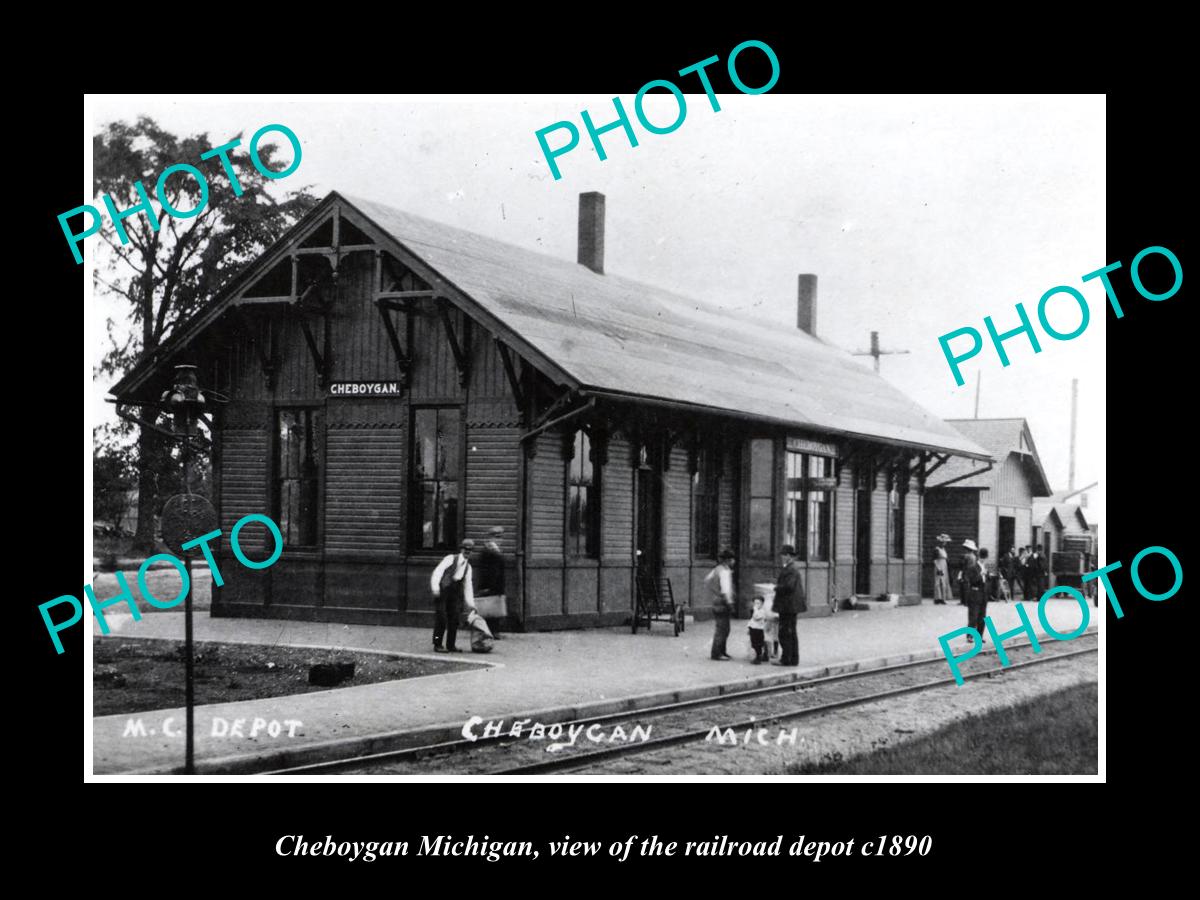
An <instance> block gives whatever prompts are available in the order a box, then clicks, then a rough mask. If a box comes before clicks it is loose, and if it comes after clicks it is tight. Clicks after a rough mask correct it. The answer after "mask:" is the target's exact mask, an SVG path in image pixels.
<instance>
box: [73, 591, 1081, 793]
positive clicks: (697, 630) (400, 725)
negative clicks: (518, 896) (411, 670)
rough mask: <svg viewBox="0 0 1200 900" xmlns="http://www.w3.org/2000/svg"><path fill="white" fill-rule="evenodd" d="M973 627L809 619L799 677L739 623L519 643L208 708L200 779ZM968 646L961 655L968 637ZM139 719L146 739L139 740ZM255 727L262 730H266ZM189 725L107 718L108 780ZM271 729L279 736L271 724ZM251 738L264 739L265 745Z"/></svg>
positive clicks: (647, 698)
mask: <svg viewBox="0 0 1200 900" xmlns="http://www.w3.org/2000/svg"><path fill="white" fill-rule="evenodd" d="M1025 609H1026V612H1027V614H1028V615H1029V618H1030V620H1031V621H1032V622H1033V623H1034V625H1035V627H1038V631H1039V633H1040V632H1041V630H1042V629H1041V628H1040V627H1039V626H1038V618H1037V610H1036V604H1025ZM1047 609H1048V616H1049V619H1050V622H1051V624H1052V625H1053V626H1054V627H1055V628H1057V629H1058V630H1059V631H1062V632H1070V631H1072V630H1073V629H1074V628H1075V627H1077V625H1078V623H1079V606H1078V604H1077V603H1075V601H1073V600H1069V599H1064V600H1055V601H1051V602H1050V603H1048V604H1047ZM1090 612H1091V613H1092V616H1091V627H1093V628H1094V627H1096V624H1097V622H1098V620H1099V618H1100V617H1099V616H1098V615H1096V613H1097V612H1098V611H1097V610H1096V609H1095V608H1094V607H1090ZM1099 612H1103V610H1100V611H1099ZM988 613H989V615H991V616H992V618H993V621H994V622H995V623H996V625H997V627H998V628H1001V629H1003V630H1008V629H1010V628H1015V627H1017V626H1018V625H1019V624H1020V621H1019V619H1018V618H1017V613H1016V609H1015V606H1014V605H1013V604H1006V603H996V604H990V605H989V607H988ZM109 623H110V627H111V628H112V633H113V634H114V635H120V636H122V637H128V638H175V639H182V637H183V615H182V614H181V613H157V614H155V615H153V616H147V617H145V618H143V619H142V620H141V621H139V622H134V621H132V619H130V618H129V617H128V616H121V617H119V618H118V617H117V616H115V615H112V616H109ZM964 624H966V607H963V606H960V605H958V604H953V605H946V606H934V605H932V604H931V603H924V604H922V605H920V606H910V607H894V608H875V609H872V610H870V611H866V612H847V611H842V612H839V613H837V614H836V615H834V616H831V617H828V618H821V619H802V620H800V623H799V633H800V661H801V666H800V668H799V669H783V668H779V667H775V666H755V665H750V664H749V659H750V658H751V657H752V653H751V651H750V643H749V638H748V636H747V634H746V625H745V622H744V621H742V622H739V621H737V620H735V622H734V628H733V634H732V636H731V639H730V643H729V651H730V653H731V654H732V655H733V656H734V660H733V661H730V662H713V661H712V660H710V659H709V644H710V641H711V639H712V623H710V622H702V623H689V625H688V629H687V631H686V632H685V633H684V634H682V635H680V636H679V637H678V638H676V637H673V636H672V635H671V633H670V631H668V630H667V629H666V626H659V625H655V627H654V630H653V631H651V632H650V633H649V634H647V633H645V632H644V631H640V632H639V633H638V634H637V635H631V634H630V633H629V629H628V628H620V629H593V630H581V631H561V632H540V633H531V634H508V635H506V636H505V637H504V639H503V640H500V641H498V642H497V643H496V647H495V651H494V652H493V653H491V654H489V655H488V656H479V655H475V654H472V653H469V652H467V653H463V654H459V655H457V656H456V657H455V659H456V660H462V661H463V662H478V663H479V666H478V668H477V669H475V670H472V671H467V672H457V673H451V674H446V675H431V676H426V677H423V678H413V679H405V680H402V681H391V682H385V683H380V684H369V685H362V686H359V687H349V688H339V689H335V690H328V691H319V692H314V693H309V694H297V695H293V696H289V697H272V698H268V699H263V700H250V701H243V702H239V703H228V704H214V705H209V706H200V707H197V709H196V759H197V768H198V770H199V771H201V772H203V771H205V770H208V771H249V770H259V771H261V770H263V769H265V768H271V767H272V766H274V765H277V766H282V765H287V764H295V763H298V762H304V761H319V760H322V759H326V758H329V757H330V755H331V754H332V753H333V752H334V751H335V750H336V749H338V748H336V747H334V744H333V742H340V745H341V747H342V748H344V746H345V745H346V744H353V745H354V747H355V749H356V750H357V751H358V752H378V751H381V750H385V749H393V748H395V747H397V746H404V745H406V743H407V744H408V745H411V744H412V743H426V742H427V741H429V740H430V739H434V740H438V739H446V740H448V739H452V738H453V737H457V736H458V734H459V733H460V732H461V730H462V727H463V724H464V723H465V722H466V720H467V719H468V718H470V717H471V716H480V717H482V718H483V719H502V718H505V717H507V718H508V719H509V721H510V722H511V721H512V718H513V716H514V715H515V714H522V717H530V716H532V717H533V718H534V719H535V720H537V721H541V722H543V723H546V724H550V723H552V722H554V721H563V720H566V719H569V718H575V717H577V716H580V717H583V716H587V715H599V714H602V713H605V712H613V711H616V710H618V709H629V708H639V707H644V706H648V705H652V704H653V703H654V702H659V703H661V702H666V701H668V700H670V699H671V698H672V697H673V696H700V695H703V694H704V693H708V694H713V693H719V692H721V691H722V690H723V689H728V690H740V689H744V688H745V687H749V686H752V685H755V684H761V683H767V682H771V681H779V680H790V679H793V678H796V677H813V676H819V675H821V674H823V673H825V670H827V669H828V668H830V667H836V666H841V665H844V664H850V663H855V662H861V663H867V662H868V661H869V662H871V663H872V664H877V663H880V662H881V661H882V660H883V659H885V658H886V659H890V660H891V661H900V660H902V659H906V658H909V657H911V656H912V655H914V654H916V655H922V656H939V655H940V649H939V647H938V643H937V637H938V635H941V634H943V633H945V632H947V631H951V630H953V629H955V628H958V627H961V626H962V625H964ZM195 636H196V639H197V640H207V641H212V640H216V641H234V642H242V643H263V644H289V645H307V646H317V647H335V648H347V649H356V650H376V651H380V652H387V653H407V654H414V655H427V654H428V655H432V654H429V650H430V648H431V644H430V637H429V633H428V631H427V630H426V629H423V628H421V629H417V628H399V627H391V626H369V625H339V624H329V623H318V622H285V621H277V620H267V619H213V618H211V617H209V616H208V615H205V614H201V615H198V616H196V618H195ZM957 643H959V644H961V639H958V642H957ZM437 658H438V659H446V658H447V657H446V656H444V655H441V656H438V657H437ZM631 698H639V699H631ZM172 718H173V721H172V722H167V720H168V719H172ZM138 719H140V720H141V721H142V725H143V727H144V728H145V731H146V733H145V734H138V733H136V728H137V725H136V722H137V720H138ZM237 719H244V720H245V721H244V723H243V725H242V726H241V731H242V735H241V736H235V735H230V734H225V735H220V734H218V735H217V736H214V728H215V730H216V731H217V732H221V731H222V730H223V725H225V724H229V725H231V724H232V723H233V722H235V721H236V720H237ZM220 720H224V723H222V722H221V721H220ZM255 720H261V722H262V724H261V725H260V726H259V727H258V728H257V729H256V728H254V725H255V724H256V723H255ZM183 721H184V716H183V711H182V710H180V709H175V710H160V711H156V712H151V713H141V714H136V715H132V716H130V715H117V716H101V717H98V718H95V719H94V720H93V722H94V737H93V759H94V766H95V772H96V774H104V773H113V772H134V771H138V772H166V771H170V770H171V769H172V768H174V767H176V766H178V765H180V764H181V762H182V758H183V737H182V735H181V732H182V728H183ZM131 722H132V723H134V724H133V725H130V723H131ZM272 722H277V723H278V725H277V726H272V725H271V724H270V723H272ZM286 722H292V723H295V722H299V723H302V724H299V725H288V724H285V723H286ZM164 723H165V724H164ZM526 727H527V728H528V726H526ZM230 730H232V729H230ZM252 730H253V731H255V732H256V734H255V735H254V736H253V737H251V736H250V732H251V731H252ZM272 730H274V731H275V732H276V733H275V734H274V735H272V734H271V731H272ZM479 730H480V731H481V730H482V728H480V729H479ZM164 731H166V732H168V734H164ZM151 732H153V733H151ZM399 732H409V734H406V735H400V734H398V733H399ZM416 732H419V734H417V733H416ZM418 738H420V740H417V739H418ZM406 739H407V740H406ZM268 763H269V764H268Z"/></svg>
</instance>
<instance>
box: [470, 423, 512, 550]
mask: <svg viewBox="0 0 1200 900" xmlns="http://www.w3.org/2000/svg"><path fill="white" fill-rule="evenodd" d="M521 452H522V450H521V431H520V428H519V427H518V426H517V425H516V424H515V423H502V422H494V421H489V420H486V419H484V420H472V421H468V422H467V495H466V518H467V531H466V536H467V537H469V538H474V539H475V540H476V541H483V540H486V539H487V537H488V533H487V532H488V529H489V528H491V527H493V526H496V525H499V526H501V527H503V528H504V533H505V538H507V540H502V541H501V544H502V545H504V547H505V549H509V550H515V549H516V545H515V535H516V528H517V509H518V507H519V506H520V503H521V496H520V485H519V484H518V478H519V468H520V454H521Z"/></svg>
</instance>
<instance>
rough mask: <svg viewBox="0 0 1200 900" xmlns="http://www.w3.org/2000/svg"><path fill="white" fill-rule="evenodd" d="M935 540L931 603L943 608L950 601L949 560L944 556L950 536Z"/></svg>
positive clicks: (942, 535)
mask: <svg viewBox="0 0 1200 900" xmlns="http://www.w3.org/2000/svg"><path fill="white" fill-rule="evenodd" d="M935 540H936V541H937V546H936V547H934V548H933V602H934V603H936V604H937V605H938V606H945V604H946V601H947V600H949V599H950V562H949V559H950V558H949V556H948V555H947V554H946V544H948V543H949V542H950V535H948V534H944V533H943V534H939V535H938V536H937V538H935Z"/></svg>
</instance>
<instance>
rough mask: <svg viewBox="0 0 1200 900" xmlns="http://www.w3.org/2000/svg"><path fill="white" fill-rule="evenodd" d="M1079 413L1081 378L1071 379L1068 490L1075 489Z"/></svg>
mask: <svg viewBox="0 0 1200 900" xmlns="http://www.w3.org/2000/svg"><path fill="white" fill-rule="evenodd" d="M1078 413H1079V379H1078V378H1072V379H1071V468H1070V470H1069V472H1070V474H1068V475H1067V490H1069V491H1073V490H1075V421H1076V418H1077V416H1078Z"/></svg>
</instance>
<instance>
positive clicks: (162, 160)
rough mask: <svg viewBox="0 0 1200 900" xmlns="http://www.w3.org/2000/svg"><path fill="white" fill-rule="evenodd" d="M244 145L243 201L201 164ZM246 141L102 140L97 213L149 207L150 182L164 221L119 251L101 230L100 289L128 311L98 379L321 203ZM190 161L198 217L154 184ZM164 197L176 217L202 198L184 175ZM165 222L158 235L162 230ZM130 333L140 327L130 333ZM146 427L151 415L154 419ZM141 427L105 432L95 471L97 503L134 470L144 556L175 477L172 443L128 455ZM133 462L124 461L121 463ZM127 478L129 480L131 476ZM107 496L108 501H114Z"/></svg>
mask: <svg viewBox="0 0 1200 900" xmlns="http://www.w3.org/2000/svg"><path fill="white" fill-rule="evenodd" d="M231 140H237V141H238V142H239V145H238V147H236V148H234V150H233V151H232V152H231V153H230V154H229V158H230V161H231V163H232V166H233V169H234V171H235V173H236V175H237V180H238V182H239V184H240V188H241V193H240V195H239V194H238V193H236V192H235V189H234V184H233V182H232V181H231V180H230V177H229V176H228V175H227V173H226V172H225V169H224V166H223V165H222V162H221V160H220V159H219V158H218V157H213V158H212V159H209V160H203V161H202V160H201V159H200V156H201V154H203V153H205V152H206V151H208V150H210V149H212V148H214V147H218V146H221V145H223V144H227V143H229V141H231ZM241 142H242V135H241V134H238V135H235V136H234V137H232V138H229V139H227V140H223V141H218V140H213V139H211V138H210V137H209V136H208V134H206V133H200V134H194V135H190V136H186V137H178V136H176V135H174V134H172V133H170V132H169V131H167V130H165V129H163V128H162V127H160V126H159V125H158V123H156V122H155V121H154V120H153V119H151V118H148V117H146V116H142V117H139V118H138V119H137V120H136V121H135V122H133V123H132V124H130V123H127V122H113V123H110V124H109V125H107V126H105V128H104V129H103V130H102V131H101V132H100V133H99V134H97V135H96V136H95V138H94V139H93V145H92V163H93V172H94V178H95V189H96V196H97V200H98V202H97V206H100V205H101V202H102V201H101V200H100V198H101V195H104V194H107V195H109V196H110V197H111V198H112V202H113V204H114V206H115V207H116V209H117V210H118V211H121V210H127V209H130V208H132V207H134V206H136V205H137V204H138V203H139V202H141V197H140V195H139V193H138V191H137V188H136V183H137V182H139V181H140V182H141V183H142V185H143V187H144V188H145V190H146V193H147V194H148V195H149V196H150V197H151V199H152V202H153V205H154V210H155V211H156V212H157V218H156V219H151V217H150V216H148V215H145V214H143V213H140V212H139V213H137V214H134V215H131V216H129V217H128V218H125V219H124V220H123V221H122V224H123V225H124V228H125V232H126V235H127V238H128V242H127V243H122V242H121V240H120V237H119V235H118V234H117V232H116V229H115V228H114V227H113V225H112V224H111V223H106V224H105V226H104V227H102V228H101V230H100V232H99V237H100V239H101V241H102V245H101V246H100V247H99V248H98V250H97V253H96V270H95V275H94V277H95V281H96V287H97V290H98V291H99V292H106V293H109V294H111V295H114V296H117V297H120V298H121V299H122V300H123V301H124V302H125V307H126V309H128V313H129V315H128V319H127V323H128V325H127V324H126V323H125V322H121V321H114V320H113V319H109V321H108V336H109V341H110V346H109V347H108V348H107V349H106V352H105V353H104V356H103V358H102V360H101V362H100V366H99V369H98V371H97V375H112V376H117V377H120V376H122V375H124V374H125V373H126V372H128V371H129V370H130V369H131V368H132V367H133V366H134V365H136V364H137V362H138V360H140V359H141V358H142V357H143V356H144V355H146V354H148V353H151V352H153V351H154V350H156V349H157V348H158V347H159V346H160V345H161V344H162V343H163V342H164V341H165V340H166V339H167V338H169V337H170V336H171V334H172V333H173V331H174V329H176V328H177V327H179V325H180V324H181V323H183V322H185V321H187V319H188V318H189V317H190V316H192V315H193V314H194V313H195V312H197V311H198V310H199V309H201V308H202V307H203V306H204V305H205V304H206V303H207V302H208V301H209V300H210V299H211V298H212V297H213V296H214V295H216V293H217V292H218V291H220V290H221V288H222V287H224V286H225V285H226V284H227V283H228V282H229V280H230V279H231V278H232V277H233V276H234V275H236V274H237V272H238V271H239V270H240V269H241V268H242V267H243V266H245V265H246V264H247V263H248V262H250V261H251V260H253V259H254V258H255V257H257V256H258V255H260V254H261V253H262V252H263V251H264V250H265V249H266V248H267V247H269V246H270V245H271V244H273V243H274V242H275V241H276V240H278V239H279V238H280V237H281V236H282V235H283V234H284V232H286V231H287V229H288V228H290V227H291V226H292V225H293V224H294V223H295V221H296V220H297V219H298V218H299V217H300V216H302V215H303V214H304V213H305V212H307V211H308V210H309V209H311V208H312V207H313V206H315V205H316V203H317V198H316V197H314V196H313V195H312V194H311V193H309V191H308V190H307V188H303V187H302V188H299V189H297V190H293V191H290V192H289V191H284V190H283V189H282V188H281V187H280V186H278V184H277V183H276V182H275V181H273V180H272V179H269V178H267V177H266V176H264V175H263V174H262V173H261V172H259V171H258V169H257V168H256V167H255V166H254V165H253V163H252V162H251V160H250V157H249V152H248V148H246V147H245V145H244V144H242V143H241ZM278 150H279V148H278V146H277V145H275V144H266V143H263V144H259V146H258V157H259V159H260V160H261V162H262V164H263V165H264V166H265V167H266V168H268V169H270V170H272V171H281V170H282V169H284V168H286V165H287V162H286V160H283V161H281V160H280V159H279V154H278ZM178 163H187V164H188V165H192V166H195V167H196V168H197V169H199V170H200V171H201V172H203V173H204V175H205V178H206V181H207V187H208V201H207V204H206V205H205V206H204V208H203V210H202V212H201V213H200V214H198V215H196V216H194V217H189V218H178V217H175V216H172V215H170V214H168V213H167V212H166V210H165V209H162V208H161V207H160V206H159V205H158V204H157V199H156V197H155V185H157V183H158V179H159V176H160V175H161V174H162V172H163V171H164V170H165V169H167V168H168V167H170V166H173V165H176V164H178ZM164 194H165V196H166V198H167V200H168V202H169V203H170V205H171V207H172V208H173V209H176V210H181V211H185V212H186V211H188V210H191V209H194V208H195V207H196V206H197V205H198V204H199V203H200V199H201V188H200V185H199V183H198V182H197V180H196V179H195V178H194V177H193V176H192V175H191V174H189V173H187V172H186V171H180V172H175V173H173V174H172V175H171V176H170V177H169V178H168V179H167V181H166V183H165V185H164ZM156 225H157V227H155V226H156ZM128 326H132V327H128ZM144 417H146V418H152V417H153V414H152V413H150V411H148V410H147V411H146V413H145V416H144ZM133 430H134V428H133V427H131V426H130V425H129V424H128V423H124V422H123V423H121V424H120V425H118V426H108V427H105V428H104V429H102V433H101V434H100V435H98V446H101V445H103V446H104V447H106V448H107V449H106V454H105V455H104V456H98V457H97V459H98V461H99V460H101V459H105V460H108V461H105V462H103V463H102V464H99V465H98V466H97V468H96V470H95V477H96V485H97V496H100V495H101V494H104V496H106V497H107V496H109V495H111V494H112V492H113V490H117V489H119V481H118V482H117V483H114V485H113V490H107V489H106V487H105V485H102V484H101V477H102V476H103V477H104V478H105V479H107V480H112V479H114V478H116V477H117V475H118V474H119V473H128V471H129V468H130V467H132V468H133V469H134V470H136V472H137V483H138V491H139V494H138V529H137V539H136V542H135V547H137V548H149V547H152V546H153V540H154V517H155V516H156V515H157V513H158V511H159V510H158V502H157V498H158V496H159V494H160V491H161V490H162V489H163V488H164V487H165V486H166V485H167V484H168V483H171V484H175V483H176V482H177V479H175V478H174V477H173V471H174V468H173V467H174V466H176V465H177V463H176V462H175V458H174V454H173V452H172V450H171V448H170V447H169V446H168V443H169V442H168V441H166V440H164V439H163V438H161V437H159V436H158V435H155V434H154V433H153V432H152V431H150V430H149V429H146V428H141V429H137V430H139V431H140V433H139V434H138V436H137V442H136V445H134V446H130V445H129V441H130V439H131V438H132V432H133ZM122 455H123V456H124V462H123V463H117V462H112V461H111V460H112V458H113V457H114V456H115V457H121V456H122ZM122 477H123V476H122ZM106 491H107V492H106Z"/></svg>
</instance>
